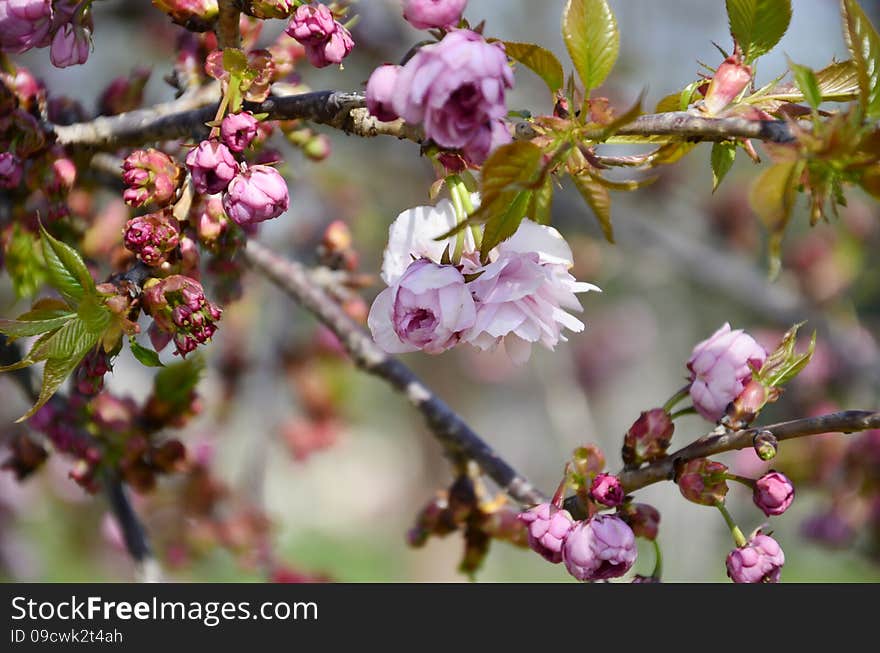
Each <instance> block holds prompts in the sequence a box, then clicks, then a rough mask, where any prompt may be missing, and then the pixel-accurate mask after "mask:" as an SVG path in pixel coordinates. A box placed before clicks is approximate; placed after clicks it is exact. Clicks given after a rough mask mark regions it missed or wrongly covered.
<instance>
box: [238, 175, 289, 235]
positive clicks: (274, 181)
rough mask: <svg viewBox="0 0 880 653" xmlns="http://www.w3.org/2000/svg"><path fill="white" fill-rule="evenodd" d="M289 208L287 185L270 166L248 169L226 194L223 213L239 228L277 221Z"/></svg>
mask: <svg viewBox="0 0 880 653" xmlns="http://www.w3.org/2000/svg"><path fill="white" fill-rule="evenodd" d="M289 205H290V193H289V191H288V190H287V182H286V181H284V177H282V176H281V174H280V173H279V172H278V171H277V170H276V169H275V168H272V167H270V166H263V165H254V166H249V167H248V168H247V170H245V171H244V172H242V173H241V174H239V175H236V176H235V178H234V179H233V180H232V181H231V182H230V183H229V188H227V189H226V192H225V193H223V209H224V210H225V211H226V214H227V215H228V216H229V218H230V220H232V221H233V222H235V223H236V224H238V225H248V224H252V223H254V222H263V221H264V220H271V219H272V218H277V217H278V216H279V215H281V214H282V213H284V212H285V211H286V210H287V207H288V206H289Z"/></svg>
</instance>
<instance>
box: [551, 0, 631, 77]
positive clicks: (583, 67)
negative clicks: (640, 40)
mask: <svg viewBox="0 0 880 653" xmlns="http://www.w3.org/2000/svg"><path fill="white" fill-rule="evenodd" d="M562 38H563V39H564V40H565V47H566V48H567V49H568V54H569V56H570V57H571V61H572V63H573V64H574V67H575V70H577V72H578V75H579V76H580V78H581V82H582V83H583V85H584V88H585V90H586V91H588V92H589V91H590V90H592V89H594V88H596V87H598V86H600V85H601V84H602V82H604V81H605V78H606V77H608V73H610V72H611V68H612V67H613V66H614V62H615V61H616V60H617V53H618V51H619V50H620V34H619V32H618V31H617V21H616V20H615V19H614V14H612V13H611V8H610V7H609V6H608V3H607V2H606V0H568V2H567V3H566V5H565V10H564V12H563V14H562Z"/></svg>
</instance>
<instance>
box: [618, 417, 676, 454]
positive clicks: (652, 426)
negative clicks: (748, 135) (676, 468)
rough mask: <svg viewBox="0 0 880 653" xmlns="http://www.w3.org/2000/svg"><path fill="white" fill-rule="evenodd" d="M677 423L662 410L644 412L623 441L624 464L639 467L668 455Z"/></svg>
mask: <svg viewBox="0 0 880 653" xmlns="http://www.w3.org/2000/svg"><path fill="white" fill-rule="evenodd" d="M674 431H675V423H674V422H673V421H672V420H671V419H670V418H669V413H667V412H666V411H665V410H663V409H662V408H652V409H651V410H646V411H644V412H643V413H642V414H641V415H639V418H638V419H637V420H636V421H635V422H633V425H632V426H630V427H629V430H628V431H627V432H626V435H625V436H624V439H623V452H622V455H623V462H625V463H627V464H628V465H633V464H634V465H639V464H641V463H643V462H645V461H649V460H654V459H655V458H659V457H660V456H662V455H664V454H665V453H666V450H667V449H668V448H669V443H670V442H671V441H672V433H673V432H674Z"/></svg>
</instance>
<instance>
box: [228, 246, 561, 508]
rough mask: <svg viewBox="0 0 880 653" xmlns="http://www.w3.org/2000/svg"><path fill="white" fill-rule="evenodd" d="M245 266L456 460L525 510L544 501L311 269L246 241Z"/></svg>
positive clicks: (537, 492) (535, 490)
mask: <svg viewBox="0 0 880 653" xmlns="http://www.w3.org/2000/svg"><path fill="white" fill-rule="evenodd" d="M243 254H244V258H245V261H246V262H247V263H248V265H249V266H250V267H251V268H252V269H253V270H255V271H256V272H258V273H260V274H262V275H263V276H265V277H266V278H267V279H269V280H270V281H272V283H274V284H275V285H277V286H278V287H279V288H281V289H282V290H283V291H284V292H285V293H287V294H288V295H290V296H291V297H292V298H293V299H295V300H296V301H297V302H299V303H300V304H301V305H302V306H303V307H304V308H305V309H306V310H308V311H309V312H310V313H312V314H314V315H315V317H317V318H318V319H319V320H320V321H321V322H322V323H323V324H324V325H325V326H327V328H329V329H330V330H331V331H332V332H333V333H334V334H335V335H336V337H337V338H339V341H340V342H341V343H342V345H343V346H344V347H345V350H346V351H347V352H348V354H349V355H350V356H351V358H352V360H353V361H354V363H355V365H357V367H359V368H360V369H362V370H364V371H366V372H369V373H370V374H373V375H375V376H378V377H379V378H381V379H383V380H384V381H386V382H387V383H389V384H390V385H391V386H392V387H393V388H394V389H395V390H397V391H398V392H400V393H402V394H403V395H404V396H405V397H406V398H407V399H408V400H409V402H410V403H411V404H412V405H413V406H415V407H416V409H418V410H419V412H421V413H422V415H423V416H424V417H425V419H426V420H427V422H428V426H429V428H430V429H431V432H432V433H433V435H434V436H435V437H436V438H437V439H438V440H439V441H440V443H441V444H443V446H444V447H445V448H446V449H447V452H448V453H449V454H450V456H452V457H457V456H461V455H463V456H465V457H467V458H469V459H471V460H473V461H475V462H476V463H477V464H478V465H479V466H480V468H481V469H482V470H483V473H485V474H486V475H487V476H488V477H489V478H491V479H492V480H493V481H495V482H496V483H497V484H498V485H499V486H500V487H501V489H502V490H504V492H506V493H507V494H508V496H510V497H511V498H512V499H514V500H516V501H518V502H519V503H521V504H523V505H532V504H535V503H541V502H542V501H546V498H545V497H544V495H543V494H542V493H541V492H540V491H539V490H538V489H537V488H535V487H534V486H533V485H532V484H531V483H530V482H529V481H528V479H526V478H525V477H524V476H523V475H521V474H520V473H519V472H517V471H516V470H515V469H514V468H513V467H511V466H510V465H509V464H508V463H507V462H506V461H505V460H504V459H503V458H501V457H500V456H499V455H498V454H497V453H496V452H495V451H494V450H493V449H492V448H491V447H490V446H489V445H488V444H486V442H484V441H483V440H482V439H481V438H480V436H479V435H477V433H475V432H474V430H473V429H471V427H470V426H468V425H467V423H466V422H465V421H464V420H463V419H462V418H461V417H459V416H458V415H457V414H456V413H455V412H454V411H453V410H452V409H451V408H450V407H449V406H448V405H447V404H446V403H445V402H444V401H443V400H442V399H440V398H439V397H438V396H437V395H436V394H434V393H433V392H432V391H431V390H429V389H428V388H427V387H426V386H425V384H424V383H422V381H421V380H420V379H419V378H418V377H417V376H416V375H415V374H414V373H413V372H412V371H411V370H410V369H409V368H408V367H407V366H406V365H404V364H403V363H401V362H400V361H399V360H397V359H396V358H394V357H393V356H389V355H388V354H386V353H385V352H384V351H382V350H381V349H380V348H379V347H378V346H377V345H376V344H375V343H374V342H373V340H372V338H370V336H369V335H367V334H366V333H365V332H364V331H363V329H362V328H361V327H360V326H358V325H357V324H356V323H355V322H354V321H353V320H352V319H351V318H350V317H349V316H348V315H347V314H346V313H345V311H344V310H343V309H342V307H340V305H339V304H338V303H337V302H335V301H334V300H333V299H332V298H331V297H330V295H329V294H328V293H327V291H326V290H325V289H324V288H322V287H321V286H320V285H319V284H317V283H315V281H314V280H313V279H312V277H311V275H310V272H309V270H308V269H307V268H305V267H304V266H302V265H300V264H299V263H297V262H295V261H291V260H288V259H285V258H283V257H281V256H279V255H278V254H276V253H274V252H273V251H271V250H270V249H268V248H267V247H265V246H264V245H261V244H260V243H257V242H255V241H250V242H248V245H247V249H246V250H245V251H244V252H243Z"/></svg>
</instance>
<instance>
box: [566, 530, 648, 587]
mask: <svg viewBox="0 0 880 653" xmlns="http://www.w3.org/2000/svg"><path fill="white" fill-rule="evenodd" d="M636 555H637V551H636V540H635V535H633V532H632V529H631V528H630V527H629V526H627V525H626V523H625V522H624V521H623V520H622V519H620V518H619V517H616V516H615V515H604V514H600V515H596V516H595V517H593V518H592V519H589V520H587V521H582V522H578V523H577V524H576V525H575V527H574V528H573V529H572V530H571V531H570V532H569V534H568V536H567V537H566V538H565V544H564V546H563V548H562V560H563V562H564V563H565V568H566V569H568V573H570V574H571V575H572V576H574V577H575V578H577V579H578V580H583V581H593V580H604V579H607V578H616V577H618V576H622V575H623V574H625V573H626V572H627V571H628V570H629V568H630V567H632V565H633V563H634V562H635V560H636Z"/></svg>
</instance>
